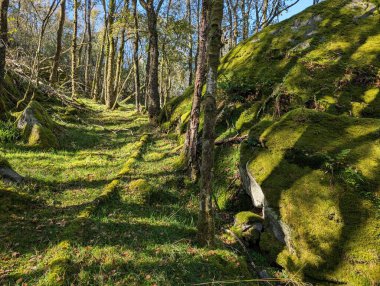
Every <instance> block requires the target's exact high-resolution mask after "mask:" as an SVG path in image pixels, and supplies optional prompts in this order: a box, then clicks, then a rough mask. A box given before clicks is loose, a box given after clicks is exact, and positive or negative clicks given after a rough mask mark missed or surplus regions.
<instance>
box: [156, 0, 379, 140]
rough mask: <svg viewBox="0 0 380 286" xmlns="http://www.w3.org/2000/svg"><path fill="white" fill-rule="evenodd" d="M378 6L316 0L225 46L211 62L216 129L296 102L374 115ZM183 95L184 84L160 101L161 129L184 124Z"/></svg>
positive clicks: (229, 132)
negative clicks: (214, 65)
mask: <svg viewBox="0 0 380 286" xmlns="http://www.w3.org/2000/svg"><path fill="white" fill-rule="evenodd" d="M379 5H380V4H379V3H378V2H376V1H369V0H368V1H366V0H327V1H323V2H322V3H320V4H318V5H314V6H312V7H310V8H308V9H306V10H305V11H304V12H302V13H300V14H298V15H295V16H293V17H292V18H290V19H288V20H286V21H283V22H281V23H278V24H276V25H272V26H269V27H267V28H265V29H264V30H263V31H261V32H260V33H258V34H256V35H254V36H253V37H251V38H249V39H247V40H246V41H244V42H242V43H240V44H239V45H238V46H236V47H235V48H234V49H232V50H231V51H230V52H229V53H228V54H227V55H226V56H225V57H223V59H222V60H221V64H220V66H219V74H220V75H219V84H218V86H219V92H218V94H217V97H218V101H219V102H220V103H221V105H223V106H222V107H221V108H219V109H218V112H219V115H218V118H219V119H221V120H219V121H218V127H217V134H218V136H222V137H228V136H234V135H236V133H244V132H245V131H247V130H248V128H249V127H250V126H251V124H252V123H254V122H256V121H257V120H258V118H259V117H262V116H265V114H269V115H275V116H276V117H279V116H281V115H283V114H285V113H286V112H288V111H290V110H292V109H294V108H298V107H303V106H304V107H307V108H310V109H317V110H322V111H326V112H329V113H332V114H337V115H338V114H347V115H353V116H355V117H371V118H378V117H380V35H379V31H380V12H379V11H380V6H379ZM191 96H192V88H189V89H188V90H186V91H185V93H184V94H183V95H182V96H181V97H178V98H175V99H173V100H171V101H170V102H169V103H168V104H167V106H166V107H165V108H164V111H163V114H162V116H161V121H162V122H163V126H164V127H165V128H170V127H172V126H174V125H176V124H178V125H179V131H181V132H183V131H184V130H186V126H183V125H184V124H186V123H187V120H188V118H187V116H186V115H187V114H189V112H190V109H191ZM184 119H185V120H184Z"/></svg>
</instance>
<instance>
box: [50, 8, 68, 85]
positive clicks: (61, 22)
mask: <svg viewBox="0 0 380 286" xmlns="http://www.w3.org/2000/svg"><path fill="white" fill-rule="evenodd" d="M65 17H66V0H62V1H61V10H60V15H59V24H58V30H57V47H56V50H55V54H54V59H53V66H52V68H51V73H50V78H49V80H50V82H51V83H56V82H57V81H58V66H59V60H60V58H61V52H62V36H63V26H64V24H65Z"/></svg>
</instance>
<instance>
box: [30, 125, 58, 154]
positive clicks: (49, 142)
mask: <svg viewBox="0 0 380 286" xmlns="http://www.w3.org/2000/svg"><path fill="white" fill-rule="evenodd" d="M28 145H29V146H39V147H42V148H57V147H58V146H59V144H58V140H57V137H56V136H55V135H54V134H53V132H52V131H51V130H50V129H48V128H46V127H43V126H41V125H38V124H35V125H33V127H32V130H31V131H30V134H29V136H28Z"/></svg>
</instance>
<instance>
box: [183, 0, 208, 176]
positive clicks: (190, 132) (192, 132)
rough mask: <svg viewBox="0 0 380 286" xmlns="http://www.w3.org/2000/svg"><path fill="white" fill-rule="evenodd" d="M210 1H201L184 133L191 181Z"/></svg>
mask: <svg viewBox="0 0 380 286" xmlns="http://www.w3.org/2000/svg"><path fill="white" fill-rule="evenodd" d="M209 9H210V0H202V15H201V23H200V33H199V46H198V49H199V53H198V59H197V70H196V74H195V83H194V94H193V104H192V107H191V113H190V122H189V127H188V129H187V133H186V141H185V146H184V152H185V158H186V161H187V163H188V166H189V171H190V175H191V177H192V179H194V180H195V179H196V178H197V176H198V174H199V165H198V156H197V155H198V154H197V149H198V148H197V147H198V146H197V145H198V129H199V117H200V109H201V100H202V99H201V98H202V87H203V85H204V82H205V79H204V77H205V70H206V58H207V54H206V51H207V33H208V13H209Z"/></svg>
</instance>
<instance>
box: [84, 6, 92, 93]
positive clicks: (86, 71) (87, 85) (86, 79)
mask: <svg viewBox="0 0 380 286" xmlns="http://www.w3.org/2000/svg"><path fill="white" fill-rule="evenodd" d="M86 4H87V8H86V10H87V14H86V16H87V17H86V19H85V20H86V26H87V46H86V47H87V48H86V63H85V69H84V88H85V90H84V91H85V93H86V95H87V93H88V92H89V89H90V87H91V85H90V79H91V76H90V67H91V65H92V60H91V59H92V30H91V11H92V0H87V3H86Z"/></svg>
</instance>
